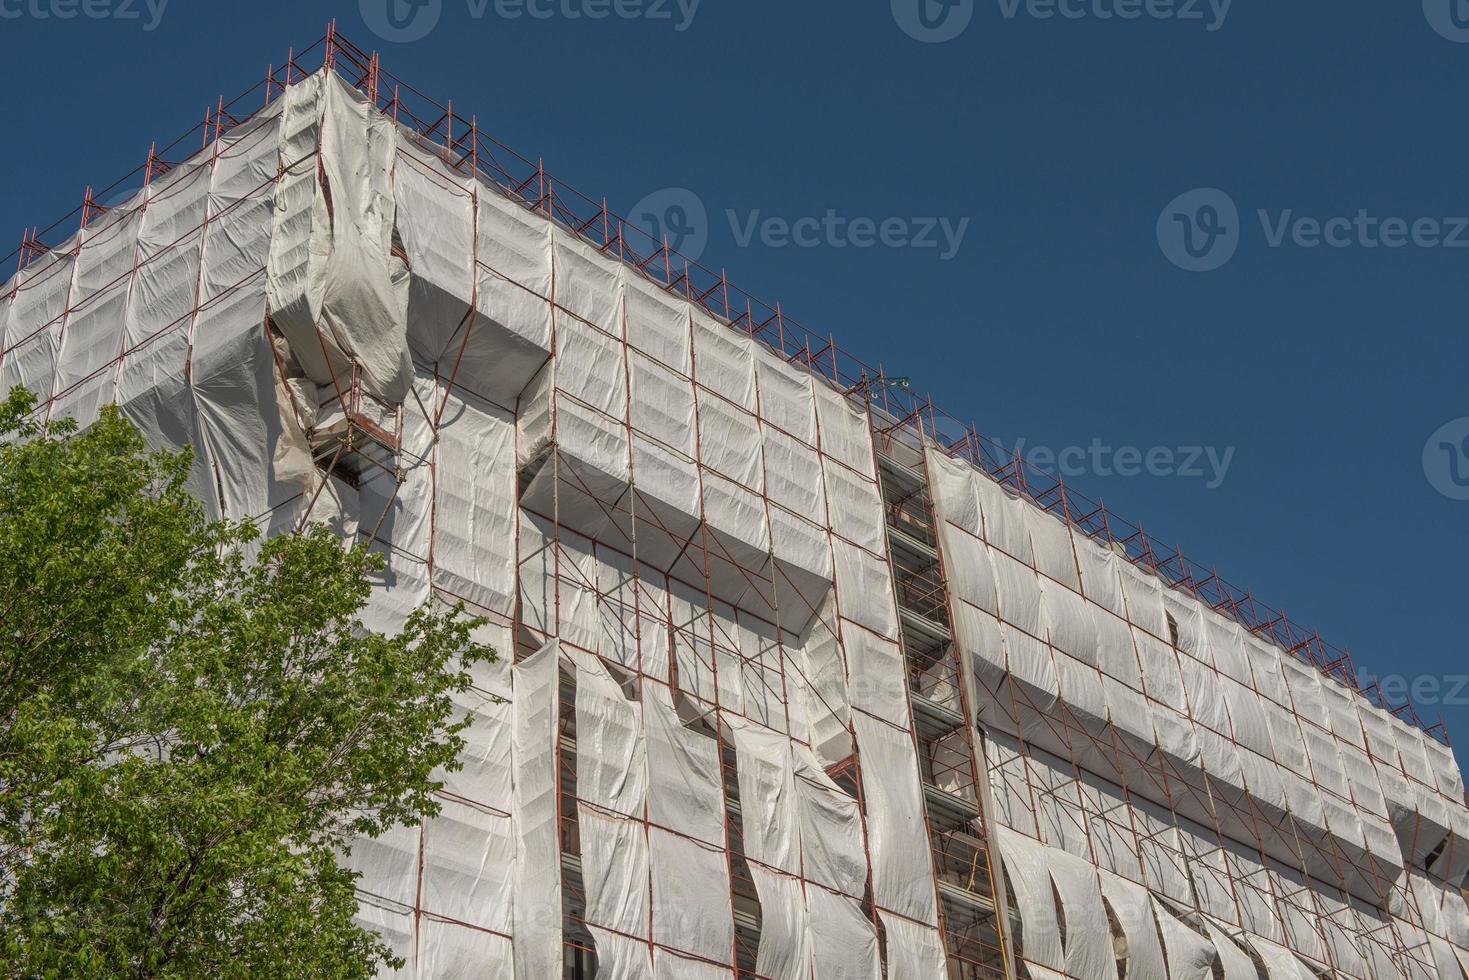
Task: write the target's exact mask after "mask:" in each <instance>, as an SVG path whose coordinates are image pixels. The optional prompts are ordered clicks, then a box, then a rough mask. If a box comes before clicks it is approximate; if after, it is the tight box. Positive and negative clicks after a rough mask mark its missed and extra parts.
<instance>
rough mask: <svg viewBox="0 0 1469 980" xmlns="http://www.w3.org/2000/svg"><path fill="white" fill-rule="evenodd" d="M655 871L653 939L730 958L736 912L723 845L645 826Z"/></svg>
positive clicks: (711, 957)
mask: <svg viewBox="0 0 1469 980" xmlns="http://www.w3.org/2000/svg"><path fill="white" fill-rule="evenodd" d="M648 839H649V849H650V851H651V868H652V873H653V878H652V881H653V887H652V894H653V941H654V942H655V943H658V944H659V945H661V946H667V947H669V948H671V949H677V950H681V951H683V952H687V953H693V954H695V955H697V956H701V957H704V958H705V959H709V960H713V961H715V962H719V963H727V962H729V957H730V951H731V949H732V948H733V945H734V913H733V912H732V911H731V909H730V899H729V863H728V858H727V857H726V855H725V853H724V849H723V847H713V846H710V845H708V844H704V843H701V842H700V841H696V840H693V839H691V838H688V837H684V836H682V835H681V834H675V833H671V832H669V831H666V830H663V829H662V828H660V827H651V828H649V830H648Z"/></svg>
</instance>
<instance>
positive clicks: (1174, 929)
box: [1153, 902, 1219, 980]
mask: <svg viewBox="0 0 1469 980" xmlns="http://www.w3.org/2000/svg"><path fill="white" fill-rule="evenodd" d="M1153 914H1154V915H1155V916H1156V917H1157V919H1158V931H1159V932H1160V933H1162V935H1163V953H1164V956H1166V957H1167V959H1168V980H1212V978H1213V976H1214V961H1215V960H1216V959H1217V958H1218V956H1219V954H1218V952H1217V951H1216V950H1215V949H1214V944H1213V943H1212V942H1210V941H1209V940H1208V939H1205V938H1204V937H1203V936H1201V935H1199V934H1198V933H1197V932H1195V931H1194V930H1193V929H1192V928H1191V927H1189V926H1188V925H1186V924H1185V923H1184V922H1182V921H1181V920H1180V919H1179V918H1178V917H1177V916H1175V915H1174V914H1173V913H1172V912H1170V911H1169V910H1168V908H1167V907H1166V906H1165V905H1164V904H1163V903H1162V902H1154V903H1153Z"/></svg>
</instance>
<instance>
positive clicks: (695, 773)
mask: <svg viewBox="0 0 1469 980" xmlns="http://www.w3.org/2000/svg"><path fill="white" fill-rule="evenodd" d="M643 721H644V724H645V725H646V732H647V745H648V775H649V780H650V785H649V787H648V819H649V820H650V821H652V822H653V823H655V824H659V825H661V826H664V827H669V828H672V829H673V830H676V831H678V832H680V833H685V834H689V835H691V836H693V837H697V838H698V839H700V840H702V841H704V842H705V843H708V844H717V845H719V846H721V847H722V846H723V843H724V820H725V814H724V805H723V801H724V792H723V775H722V773H721V770H720V762H719V745H718V743H717V742H716V741H715V740H714V739H712V738H710V737H708V736H707V735H701V734H699V733H698V732H695V731H691V730H690V729H689V728H687V727H686V726H684V724H683V723H682V722H681V721H680V720H679V717H678V713H677V712H676V711H675V710H674V707H673V704H672V703H671V702H670V701H669V700H668V694H667V691H666V690H665V689H664V688H663V687H662V686H661V685H656V684H649V685H645V686H644V688H643Z"/></svg>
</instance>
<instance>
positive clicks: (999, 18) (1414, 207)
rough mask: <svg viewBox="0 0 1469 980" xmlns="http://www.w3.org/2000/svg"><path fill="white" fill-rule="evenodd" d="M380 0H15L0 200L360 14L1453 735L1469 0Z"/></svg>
mask: <svg viewBox="0 0 1469 980" xmlns="http://www.w3.org/2000/svg"><path fill="white" fill-rule="evenodd" d="M384 2H385V0H362V3H361V4H357V3H341V4H332V5H317V4H313V3H308V2H293V3H266V2H261V3H255V4H251V5H250V9H249V13H248V14H246V13H245V12H244V9H243V7H241V6H240V5H236V4H214V3H209V4H207V3H204V2H202V0H168V2H166V3H160V0H152V2H151V4H150V3H149V2H148V0H88V2H87V4H85V5H83V4H82V3H81V2H80V0H76V3H75V5H74V6H73V5H72V0H0V57H3V59H4V62H5V64H6V66H7V70H8V73H9V76H10V77H11V78H12V79H24V80H25V83H24V86H22V85H21V84H20V83H19V82H17V83H16V84H15V85H13V86H12V96H11V98H10V99H9V101H8V104H7V108H6V112H5V120H6V136H7V139H6V143H7V146H8V149H9V152H7V153H5V154H4V155H3V156H0V178H3V183H4V186H7V187H9V188H11V193H8V194H4V195H0V236H5V237H9V238H12V239H14V240H18V239H19V236H20V233H21V230H22V228H24V227H25V226H27V225H30V224H36V223H39V224H46V223H48V222H49V220H50V219H52V218H54V217H56V216H58V215H60V214H62V213H64V212H66V211H68V210H70V209H71V208H72V207H74V206H76V204H77V203H79V201H80V199H81V194H82V190H83V188H84V187H85V186H86V185H87V184H89V183H90V184H94V185H98V186H101V185H104V184H106V183H108V182H109V181H110V180H112V179H113V178H114V177H116V176H118V175H120V174H121V173H123V172H126V171H127V170H130V169H132V168H133V167H134V166H136V165H137V164H138V163H139V162H141V160H142V159H143V157H144V155H145V154H146V152H147V149H148V145H149V143H150V141H151V140H153V139H155V138H164V139H166V138H171V137H172V136H174V135H176V134H177V133H178V132H179V131H181V130H182V129H184V128H185V127H187V126H188V125H190V124H191V123H193V122H195V121H196V120H198V119H199V118H201V116H202V114H203V110H204V108H205V106H206V105H208V104H211V103H212V102H213V101H214V99H215V98H216V96H218V95H219V94H221V93H228V94H233V93H235V92H237V91H239V90H242V89H244V88H245V87H247V86H248V85H249V84H251V83H252V82H254V81H255V80H257V79H259V78H260V77H262V76H263V75H264V71H265V67H266V65H267V64H268V63H271V62H275V63H277V64H279V63H280V61H281V60H282V59H283V56H284V52H285V50H286V48H287V47H288V46H290V45H292V44H296V45H303V44H306V43H309V42H310V41H311V40H312V39H314V38H316V37H317V36H319V35H320V34H321V33H322V30H323V27H324V25H325V23H326V21H327V19H328V18H329V17H330V16H332V15H333V14H335V16H337V17H338V18H339V27H340V29H341V30H342V31H343V32H344V33H345V34H347V35H348V36H349V37H351V38H353V39H354V40H356V42H357V43H358V44H360V45H362V46H364V47H368V46H375V47H376V48H377V49H378V50H379V51H380V52H381V53H382V56H383V61H384V64H385V65H386V66H387V67H388V68H389V69H390V70H392V71H394V72H395V73H396V74H398V75H399V76H401V77H403V78H404V79H406V80H409V81H411V82H413V83H414V84H415V85H416V86H417V87H419V88H421V89H422V90H424V91H425V92H427V93H429V94H432V95H434V96H436V97H439V98H452V99H453V100H454V103H455V107H456V109H458V110H459V111H461V112H463V113H464V114H469V113H475V114H477V115H478V120H479V123H480V125H481V126H482V127H483V128H485V129H486V130H488V131H490V132H492V133H494V134H496V135H497V137H498V138H499V139H500V140H501V141H502V142H504V143H506V144H508V145H510V146H512V147H515V148H517V149H518V150H520V151H521V152H522V153H524V154H526V155H527V156H530V157H537V156H540V157H544V158H545V160H546V162H547V166H548V168H549V169H551V170H552V171H553V172H555V173H557V174H558V175H560V176H561V177H563V178H564V179H566V180H568V181H570V182H571V183H572V184H574V185H576V186H577V187H578V188H580V189H581V190H583V191H586V192H588V193H590V194H594V195H606V196H607V197H608V199H609V200H610V201H611V202H612V204H613V206H614V207H616V208H618V209H621V210H625V211H626V210H631V209H633V208H634V206H635V204H637V202H639V201H642V200H644V199H645V198H647V196H648V195H654V196H653V197H652V198H651V201H652V205H650V207H652V208H653V209H654V210H658V209H659V208H661V209H662V212H663V213H664V214H665V216H667V217H668V219H669V221H670V223H671V224H673V225H676V226H677V229H678V230H683V231H693V232H695V233H700V232H701V233H702V234H703V235H704V237H705V238H706V240H707V244H705V245H704V247H703V260H704V262H705V264H707V265H711V266H714V267H716V268H717V267H726V268H728V269H729V270H730V275H731V278H732V279H734V280H735V281H737V282H739V283H741V284H742V285H744V286H745V287H746V288H748V289H750V290H751V291H752V292H754V293H755V294H757V295H760V296H763V297H766V298H768V299H772V300H774V299H779V300H781V301H782V303H783V304H784V307H785V309H786V310H788V311H789V312H791V313H792V314H793V315H794V316H796V317H797V318H798V319H800V320H802V321H803V322H805V323H806V324H808V325H809V326H812V327H813V328H816V329H819V330H821V331H823V332H825V331H831V332H832V333H834V334H835V335H836V336H837V338H838V340H839V342H840V343H841V344H842V346H843V347H845V348H847V349H850V350H852V351H853V352H854V353H857V354H858V355H859V356H862V357H863V358H864V359H865V360H868V361H870V362H876V361H882V362H883V363H884V364H885V365H886V366H887V367H888V369H889V371H890V372H892V373H898V374H906V375H910V376H912V377H913V379H914V383H915V385H916V386H918V387H921V388H923V389H926V390H931V391H932V392H933V393H934V396H935V400H936V401H937V402H938V403H939V404H941V405H943V406H945V407H946V408H947V409H948V410H949V411H950V412H952V413H953V414H955V415H957V416H960V417H963V418H972V419H974V420H975V421H976V423H977V424H978V426H979V428H980V430H981V431H983V432H986V433H988V434H991V435H994V436H996V437H999V438H1001V439H1003V440H1005V441H1006V442H1011V443H1013V442H1015V441H1017V440H1021V439H1023V440H1025V445H1026V446H1027V447H1030V448H1031V449H1032V450H1034V451H1036V453H1037V458H1039V459H1040V460H1041V461H1042V462H1045V461H1046V460H1047V454H1049V456H1050V458H1051V459H1053V460H1056V461H1057V462H1058V463H1060V464H1062V465H1064V466H1065V467H1066V468H1067V470H1068V478H1069V480H1070V482H1071V483H1073V484H1074V485H1075V486H1077V487H1078V488H1079V489H1081V490H1083V491H1084V492H1086V493H1088V494H1090V495H1091V496H1094V497H1095V496H1101V497H1103V498H1104V499H1105V500H1106V502H1107V503H1108V505H1109V506H1110V507H1111V508H1112V509H1114V510H1115V511H1117V512H1118V513H1120V514H1122V515H1124V516H1127V517H1130V518H1131V519H1133V520H1136V521H1140V522H1141V523H1142V524H1143V525H1144V526H1146V527H1147V528H1148V529H1149V531H1151V532H1153V533H1155V534H1157V535H1158V536H1160V537H1161V538H1163V539H1164V540H1168V541H1174V542H1178V543H1180V544H1181V545H1182V546H1183V548H1184V550H1185V551H1186V553H1188V554H1189V555H1190V556H1191V557H1195V558H1197V559H1199V560H1202V561H1204V562H1206V563H1208V564H1211V565H1214V566H1217V568H1218V569H1219V570H1220V572H1221V573H1222V574H1223V575H1224V576H1225V577H1226V578H1228V579H1230V580H1231V581H1233V582H1234V583H1236V584H1238V585H1241V586H1246V587H1249V588H1252V589H1253V590H1254V591H1255V593H1256V594H1257V595H1258V596H1260V597H1261V598H1262V599H1264V600H1266V601H1268V602H1270V603H1272V604H1275V605H1280V606H1284V608H1285V609H1286V610H1287V611H1288V612H1289V613H1290V615H1291V616H1292V618H1293V619H1296V620H1298V621H1300V622H1302V623H1304V624H1307V625H1310V626H1313V627H1316V628H1318V629H1320V631H1321V632H1322V634H1323V635H1324V636H1325V637H1326V638H1327V639H1328V640H1331V641H1333V642H1335V643H1337V644H1340V645H1345V646H1348V647H1350V648H1351V650H1352V651H1353V653H1354V655H1355V657H1356V659H1357V662H1358V665H1359V666H1360V667H1362V668H1365V669H1368V670H1372V671H1375V672H1377V673H1380V674H1387V675H1393V676H1394V677H1397V678H1401V679H1402V681H1401V682H1400V683H1407V682H1413V681H1416V682H1417V683H1418V684H1419V687H1420V694H1423V695H1424V697H1423V698H1421V700H1424V701H1427V702H1429V705H1428V707H1427V709H1426V712H1425V713H1426V714H1428V715H1431V716H1433V715H1437V714H1438V713H1439V712H1442V714H1443V715H1444V717H1445V718H1446V719H1447V720H1448V722H1449V725H1450V731H1451V733H1454V732H1457V733H1459V735H1460V740H1461V741H1462V742H1463V743H1464V744H1465V745H1469V687H1465V686H1464V684H1463V681H1462V678H1463V676H1464V675H1465V673H1466V672H1469V664H1466V658H1465V638H1464V627H1463V608H1464V598H1463V596H1464V564H1463V563H1464V555H1465V542H1466V536H1465V529H1466V526H1469V502H1466V501H1464V500H1460V499H1455V497H1462V496H1469V490H1465V489H1464V487H1463V484H1464V483H1466V482H1469V455H1466V451H1469V444H1466V442H1465V438H1466V436H1469V421H1464V420H1465V418H1466V416H1469V395H1466V385H1465V383H1464V371H1465V365H1466V363H1469V357H1466V355H1469V331H1466V330H1465V328H1464V326H1463V322H1462V318H1463V312H1464V310H1465V308H1466V299H1469V276H1466V275H1465V274H1464V273H1465V268H1466V263H1469V194H1466V193H1465V182H1464V179H1463V174H1464V160H1465V158H1466V156H1469V130H1466V127H1465V125H1464V122H1463V113H1462V107H1461V105H1460V102H1459V98H1460V93H1461V92H1462V91H1464V89H1465V86H1466V83H1469V43H1466V42H1469V9H1465V10H1459V11H1456V10H1454V9H1452V7H1451V6H1450V3H1451V2H1453V3H1457V2H1459V0H1422V2H1421V3H1420V2H1412V0H1410V2H1400V3H1392V4H1385V3H1368V2H1364V0H1353V2H1350V3H1342V2H1326V0H1298V2H1295V3H1289V4H1282V3H1278V2H1272V3H1266V2H1263V0H1233V2H1232V3H1226V2H1224V0H1197V2H1195V0H944V3H940V0H926V2H927V4H928V6H927V7H926V9H925V10H923V11H920V10H919V9H918V6H917V0H892V3H891V5H890V4H889V3H886V2H882V0H877V2H869V3H863V4H836V3H827V4H817V3H804V4H802V3H777V2H773V0H741V2H738V3H736V2H734V0H701V2H698V3H695V2H694V0H682V2H681V3H680V2H679V0H422V2H423V3H424V4H426V5H424V6H422V7H421V8H410V7H407V6H402V7H399V8H398V10H397V16H396V17H394V18H390V17H389V16H388V15H387V11H386V10H385V8H384ZM392 2H400V3H401V2H402V0H392ZM599 12H605V13H606V16H604V17H600V18H599V17H596V16H594V15H595V14H597V13H599ZM68 13H73V14H74V16H70V17H67V16H65V15H66V14H68ZM920 14H923V15H924V16H920ZM1124 14H1133V15H1134V16H1132V17H1126V16H1123V15H1124ZM578 15H579V16H578ZM1108 15H1110V16H1108ZM368 21H370V22H371V23H372V24H374V25H376V33H375V32H374V29H373V28H372V27H369V26H367V22H368ZM395 25H397V26H396V27H395ZM416 35H422V36H416ZM405 37H406V38H408V39H407V40H404V39H403V38H405ZM393 38H398V40H393ZM668 188H680V189H685V190H687V191H690V192H692V198H690V197H689V196H688V195H683V196H680V197H670V196H669V195H668V194H667V193H666V189H668ZM659 192H664V193H662V194H661V195H660V194H659ZM691 200H693V201H697V204H696V205H693V208H694V211H693V212H692V217H690V215H691V212H690V210H689V208H688V207H686V208H685V210H684V212H681V213H674V214H672V215H668V213H667V208H666V205H667V203H668V202H669V201H682V202H684V203H685V204H688V203H689V202H690V201H691ZM698 208H702V210H703V212H704V214H705V215H706V217H705V218H704V219H703V220H702V225H701V227H690V226H689V221H694V220H697V218H698V216H697V209H698ZM803 219H804V220H803ZM695 241H697V239H696V240H695ZM929 243H932V244H931V245H930V244H929ZM6 250H8V248H7V249H4V250H0V251H6ZM1183 266H1187V267H1191V268H1194V269H1207V270H1208V271H1188V270H1187V269H1185V268H1183ZM1446 426H1447V427H1446ZM1445 427H1446V428H1445ZM1190 447H1198V448H1199V449H1201V450H1207V451H1208V452H1204V453H1202V454H1201V455H1200V456H1199V459H1198V461H1197V463H1196V464H1195V465H1193V466H1184V465H1183V464H1185V463H1188V462H1189V461H1190V460H1189V457H1190V456H1192V455H1193V450H1192V449H1191V448H1190ZM1068 448H1069V452H1068V451H1067V450H1068ZM1134 450H1135V453H1134V452H1133V451H1134ZM1164 450H1167V451H1168V452H1166V453H1165V452H1164ZM1149 451H1152V459H1153V460H1154V465H1152V466H1151V467H1149V466H1146V465H1145V466H1142V467H1140V468H1141V469H1142V470H1143V472H1141V473H1139V474H1138V475H1123V474H1121V473H1119V472H1118V470H1123V471H1124V472H1127V471H1130V469H1131V468H1132V464H1133V463H1134V461H1135V460H1136V459H1138V458H1141V459H1143V460H1146V459H1147V458H1148V457H1147V454H1148V453H1149ZM1210 453H1212V455H1210ZM1226 464H1227V465H1226ZM1425 464H1427V465H1425ZM1149 470H1151V472H1148V471H1149ZM1179 470H1181V471H1182V472H1174V471H1179ZM1456 610H1458V611H1456ZM1436 702H1443V703H1441V704H1440V703H1436Z"/></svg>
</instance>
